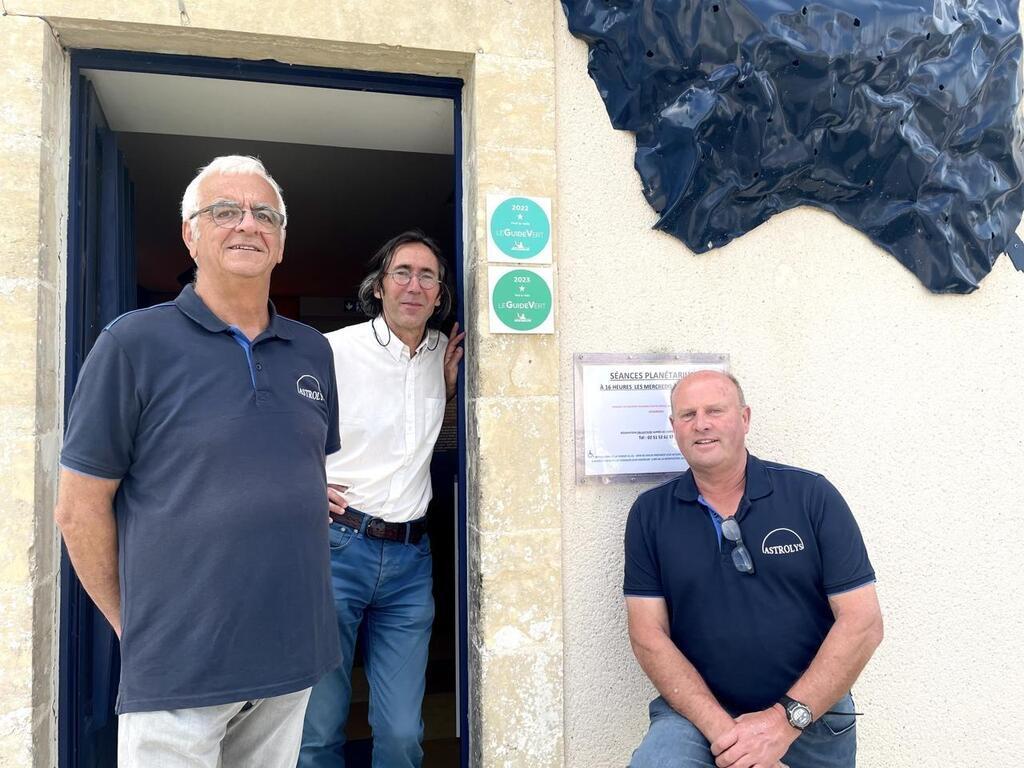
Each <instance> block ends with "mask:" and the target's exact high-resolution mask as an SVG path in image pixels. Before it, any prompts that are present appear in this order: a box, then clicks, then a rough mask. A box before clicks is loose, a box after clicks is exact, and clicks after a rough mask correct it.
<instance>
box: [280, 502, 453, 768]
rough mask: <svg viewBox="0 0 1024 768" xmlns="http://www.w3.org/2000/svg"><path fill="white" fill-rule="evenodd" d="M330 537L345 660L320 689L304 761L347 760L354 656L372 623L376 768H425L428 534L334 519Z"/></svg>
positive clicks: (322, 767)
mask: <svg viewBox="0 0 1024 768" xmlns="http://www.w3.org/2000/svg"><path fill="white" fill-rule="evenodd" d="M365 525H366V523H365V521H364V523H363V527H364V529H365ZM330 541H331V579H332V582H333V587H334V602H335V606H336V607H337V611H338V634H339V635H340V636H341V658H342V662H341V666H340V667H338V668H337V669H336V670H334V671H333V672H331V673H329V674H327V675H326V676H324V678H323V679H321V680H320V682H318V683H317V684H316V685H315V686H313V692H312V694H311V695H310V697H309V706H308V708H307V709H306V720H305V723H304V724H303V729H302V748H301V751H300V753H299V762H298V766H299V768H327V767H328V766H330V768H343V767H344V765H345V757H344V754H343V751H344V746H345V723H346V721H347V720H348V710H349V703H350V701H351V698H352V656H353V654H354V651H355V645H356V635H357V633H358V631H359V626H360V624H362V623H364V622H365V627H364V632H365V634H364V639H365V650H364V654H363V655H364V661H365V669H366V677H367V679H368V680H369V683H370V708H369V720H370V727H371V728H372V729H373V768H419V766H420V765H421V764H422V762H423V749H422V747H421V746H420V743H421V742H422V740H423V718H422V709H423V693H424V689H425V687H426V669H427V646H428V645H429V642H430V625H431V624H432V623H433V621H434V597H433V593H432V585H433V579H432V577H431V562H430V541H429V539H428V538H427V536H426V535H424V536H423V538H422V539H420V541H419V542H418V543H417V544H403V543H401V542H394V541H383V540H381V539H371V538H369V537H367V536H366V535H365V533H364V532H361V531H354V530H352V529H351V528H348V527H345V526H343V525H340V524H339V523H331V530H330Z"/></svg>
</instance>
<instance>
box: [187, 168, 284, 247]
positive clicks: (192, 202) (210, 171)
mask: <svg viewBox="0 0 1024 768" xmlns="http://www.w3.org/2000/svg"><path fill="white" fill-rule="evenodd" d="M244 173H251V174H253V175H254V176H259V177H260V178H262V179H263V180H264V181H266V182H267V183H268V184H269V185H270V187H271V189H273V190H274V194H275V195H276V196H277V210H278V211H280V212H281V215H282V216H284V219H285V226H287V222H288V211H287V209H286V208H285V207H284V195H282V194H281V187H280V186H278V184H277V182H276V181H274V177H273V176H271V175H270V174H269V173H267V169H266V168H265V167H264V165H263V163H261V162H260V161H259V160H257V159H256V158H255V157H249V156H248V155H222V156H221V157H215V158H214V159H213V160H211V161H210V162H209V163H208V164H207V165H204V166H203V167H202V168H200V169H199V172H198V173H196V177H195V178H194V179H192V181H190V182H189V184H188V186H187V187H185V194H184V195H182V196H181V220H182V221H187V222H188V223H189V226H190V227H191V229H192V237H193V238H195V237H196V236H197V235H198V234H199V224H198V222H197V221H196V220H195V219H193V218H192V215H193V214H194V213H195V212H196V211H198V210H199V186H200V185H201V184H202V183H203V179H205V178H207V177H208V176H214V175H218V174H219V175H221V176H234V175H238V174H244ZM282 228H283V227H282Z"/></svg>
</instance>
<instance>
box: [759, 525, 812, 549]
mask: <svg viewBox="0 0 1024 768" xmlns="http://www.w3.org/2000/svg"><path fill="white" fill-rule="evenodd" d="M803 551H804V540H803V539H801V538H800V536H799V535H798V534H797V532H796V531H791V530H790V529H789V528H776V529H775V530H774V531H770V532H769V533H768V535H767V536H765V537H764V541H762V542H761V553H762V554H765V555H792V554H795V553H797V552H803Z"/></svg>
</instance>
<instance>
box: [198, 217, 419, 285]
mask: <svg viewBox="0 0 1024 768" xmlns="http://www.w3.org/2000/svg"><path fill="white" fill-rule="evenodd" d="M246 211H250V212H251V213H252V220H253V221H254V222H255V224H256V229H258V230H260V231H261V232H267V233H271V232H279V231H280V230H281V227H283V226H284V214H282V213H281V212H280V211H276V210H274V209H273V208H271V207H270V206H269V205H257V206H253V207H251V208H243V207H242V206H240V205H237V204H235V203H214V204H213V205H208V206H206V207H205V208H200V209H199V210H198V211H196V212H195V213H193V214H192V215H191V216H189V218H190V219H194V218H195V217H196V216H199V215H200V214H203V213H208V214H210V220H211V221H213V223H214V224H216V225H217V226H218V227H224V228H225V229H231V228H234V227H237V226H238V225H239V224H240V223H241V221H242V219H244V218H245V212H246ZM421 285H422V283H421Z"/></svg>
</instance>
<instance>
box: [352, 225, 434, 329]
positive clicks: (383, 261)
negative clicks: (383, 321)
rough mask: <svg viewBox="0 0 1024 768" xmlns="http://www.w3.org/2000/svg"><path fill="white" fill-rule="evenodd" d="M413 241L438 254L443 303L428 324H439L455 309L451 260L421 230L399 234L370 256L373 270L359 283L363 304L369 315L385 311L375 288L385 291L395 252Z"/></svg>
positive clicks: (361, 305)
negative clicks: (450, 280)
mask: <svg viewBox="0 0 1024 768" xmlns="http://www.w3.org/2000/svg"><path fill="white" fill-rule="evenodd" d="M412 243H419V244H420V245H424V246H426V247H427V248H428V249H430V252H431V253H432V254H434V258H436V259H437V268H438V273H439V274H438V275H437V284H438V286H439V287H440V288H441V291H440V293H439V294H438V298H439V299H440V301H441V305H440V306H439V307H437V309H435V310H434V314H432V315H431V316H430V318H429V319H428V320H427V324H428V325H431V324H438V323H440V322H441V321H443V320H444V319H445V318H446V317H448V313H449V312H451V309H452V291H451V288H450V287H449V286H448V262H447V261H445V258H444V256H442V255H441V246H439V245H438V244H437V242H436V241H435V240H434V239H432V238H430V237H427V236H426V235H425V234H424V233H423V232H422V231H421V230H418V229H410V230H408V231H406V232H403V233H402V234H400V235H395V236H394V237H392V238H391V239H390V240H388V241H387V242H386V243H384V245H382V246H381V247H380V248H379V249H378V251H377V252H376V253H375V254H373V257H372V258H371V259H370V263H369V267H370V272H369V274H368V275H367V276H366V277H364V278H363V282H362V283H360V284H359V306H360V308H362V310H363V313H364V314H365V315H366V316H367V317H370V318H374V317H377V316H378V315H380V313H381V312H382V311H383V309H384V305H383V303H382V302H381V300H380V299H378V298H377V297H376V296H374V295H373V292H374V290H375V289H376V290H377V291H378V292H383V290H384V276H385V275H386V274H387V272H388V270H389V269H390V268H391V262H392V260H393V259H394V258H395V254H396V253H397V252H398V249H399V248H401V247H402V246H403V245H410V244H412Z"/></svg>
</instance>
